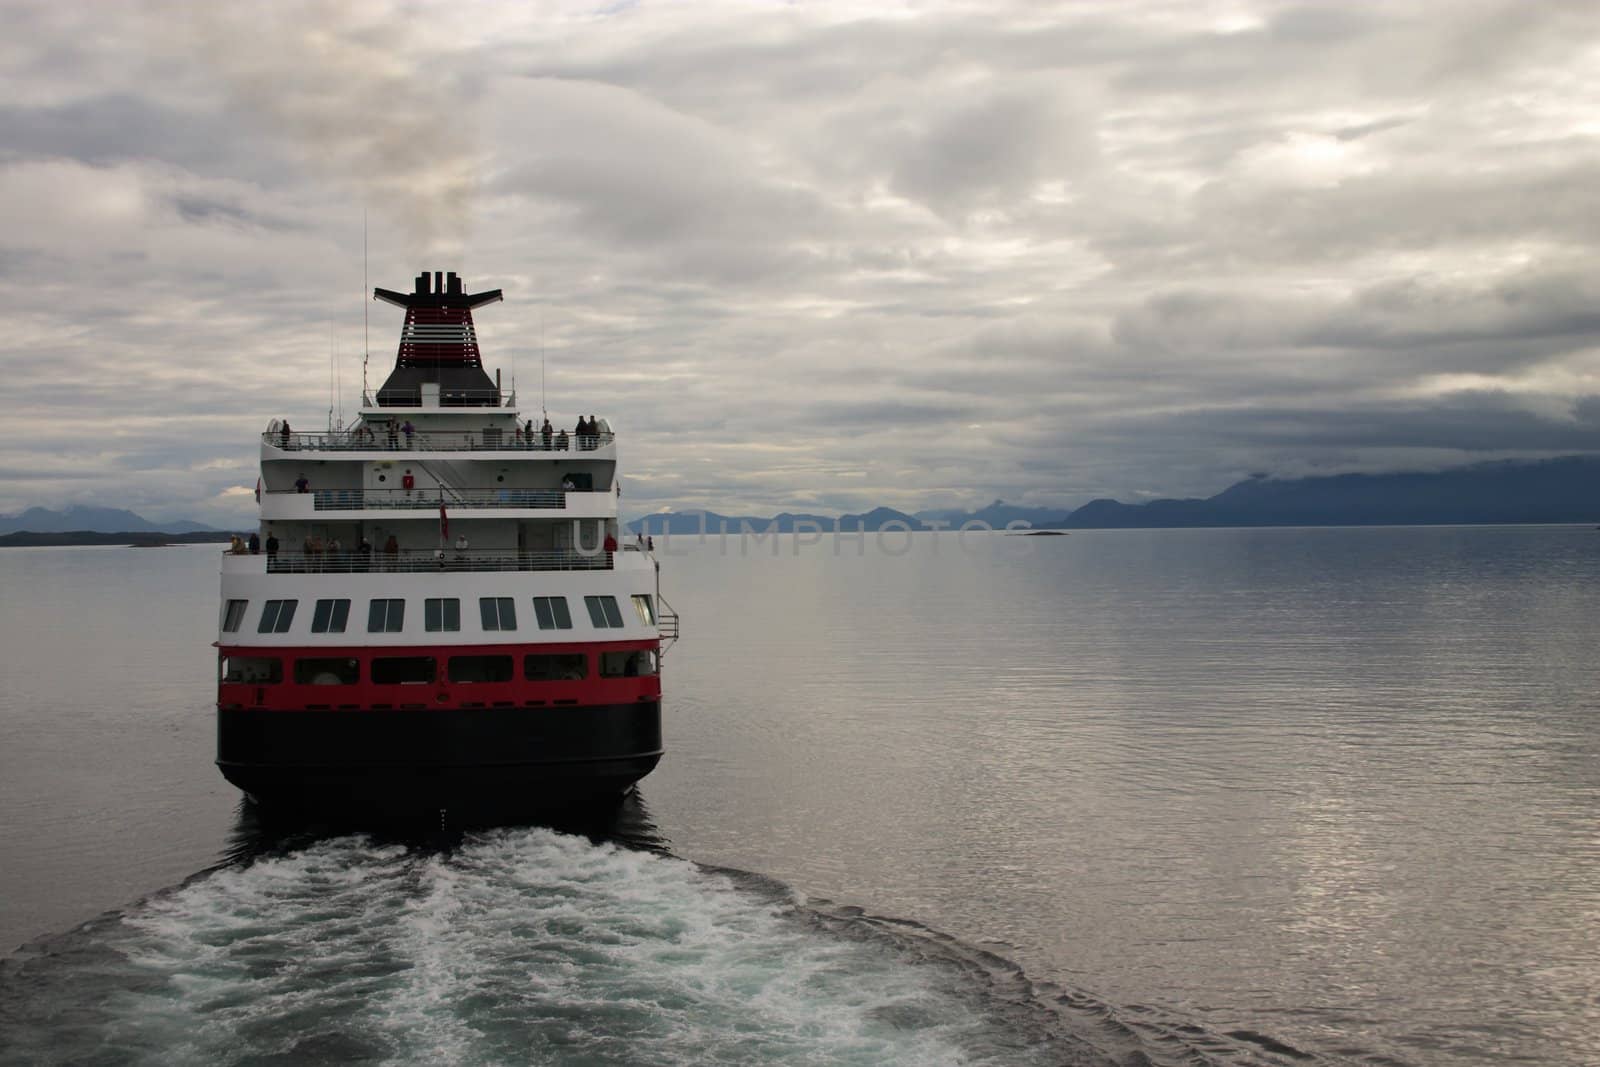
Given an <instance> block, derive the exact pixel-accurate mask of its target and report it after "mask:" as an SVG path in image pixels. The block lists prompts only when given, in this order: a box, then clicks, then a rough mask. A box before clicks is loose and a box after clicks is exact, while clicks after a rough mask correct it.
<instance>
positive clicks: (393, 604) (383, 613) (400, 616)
mask: <svg viewBox="0 0 1600 1067" xmlns="http://www.w3.org/2000/svg"><path fill="white" fill-rule="evenodd" d="M405 624H406V602H405V601H404V600H374V601H371V602H370V603H369V604H368V606H367V632H368V633H371V634H397V633H399V632H400V631H401V630H403V629H405Z"/></svg>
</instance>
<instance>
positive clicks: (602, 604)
mask: <svg viewBox="0 0 1600 1067" xmlns="http://www.w3.org/2000/svg"><path fill="white" fill-rule="evenodd" d="M583 603H584V605H585V606H587V607H588V609H589V621H590V622H592V623H594V626H595V629H597V630H605V629H608V628H609V629H616V628H617V627H620V626H621V625H622V612H621V611H618V610H617V598H616V597H614V596H586V597H584V598H583Z"/></svg>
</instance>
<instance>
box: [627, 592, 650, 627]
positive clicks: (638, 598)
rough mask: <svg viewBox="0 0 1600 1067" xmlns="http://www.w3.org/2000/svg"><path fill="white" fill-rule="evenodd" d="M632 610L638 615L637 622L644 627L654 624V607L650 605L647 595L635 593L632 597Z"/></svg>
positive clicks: (648, 595)
mask: <svg viewBox="0 0 1600 1067" xmlns="http://www.w3.org/2000/svg"><path fill="white" fill-rule="evenodd" d="M633 610H634V611H637V612H638V613H639V621H640V622H642V623H644V624H645V625H646V626H654V625H655V624H656V606H655V605H654V604H652V603H650V594H649V593H635V594H634V595H633Z"/></svg>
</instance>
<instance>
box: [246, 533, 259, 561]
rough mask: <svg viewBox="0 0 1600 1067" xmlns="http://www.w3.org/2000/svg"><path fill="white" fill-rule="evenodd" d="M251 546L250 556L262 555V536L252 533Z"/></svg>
mask: <svg viewBox="0 0 1600 1067" xmlns="http://www.w3.org/2000/svg"><path fill="white" fill-rule="evenodd" d="M249 544H250V554H251V555H252V556H259V555H261V535H260V534H258V533H256V532H255V531H254V530H251V531H250V542H249Z"/></svg>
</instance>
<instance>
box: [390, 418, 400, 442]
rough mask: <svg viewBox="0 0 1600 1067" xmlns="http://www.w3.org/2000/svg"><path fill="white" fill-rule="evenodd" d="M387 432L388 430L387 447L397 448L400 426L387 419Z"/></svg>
mask: <svg viewBox="0 0 1600 1067" xmlns="http://www.w3.org/2000/svg"><path fill="white" fill-rule="evenodd" d="M388 432H389V447H390V448H399V447H400V436H399V435H400V427H399V426H397V425H395V421H394V420H393V419H390V420H389V431H388Z"/></svg>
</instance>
